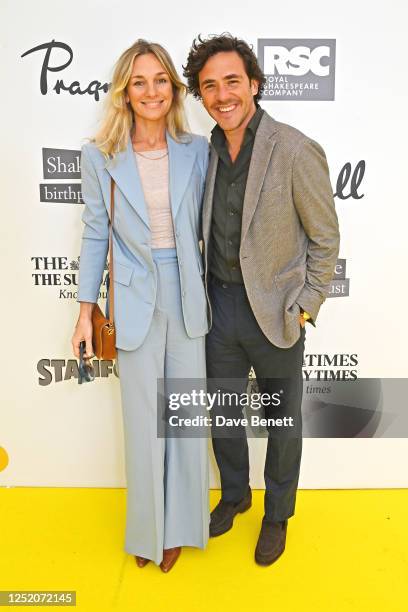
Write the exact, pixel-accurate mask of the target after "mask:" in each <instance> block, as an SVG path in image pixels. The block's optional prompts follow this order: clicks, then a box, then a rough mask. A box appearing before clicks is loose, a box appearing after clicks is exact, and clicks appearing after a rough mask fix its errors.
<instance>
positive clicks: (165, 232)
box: [135, 149, 176, 249]
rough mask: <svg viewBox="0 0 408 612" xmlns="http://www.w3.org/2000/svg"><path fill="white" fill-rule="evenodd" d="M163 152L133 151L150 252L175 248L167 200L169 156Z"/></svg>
mask: <svg viewBox="0 0 408 612" xmlns="http://www.w3.org/2000/svg"><path fill="white" fill-rule="evenodd" d="M166 151H167V149H157V150H155V151H140V155H139V153H137V152H135V157H136V163H137V167H138V169H139V174H140V179H141V182H142V187H143V193H144V197H145V200H146V204H147V209H148V214H149V221H150V229H151V232H152V243H151V246H152V248H153V249H157V248H159V249H166V248H167V249H168V248H174V247H175V246H176V245H175V242H174V231H173V219H172V215H171V208H170V199H169V156H168V155H166Z"/></svg>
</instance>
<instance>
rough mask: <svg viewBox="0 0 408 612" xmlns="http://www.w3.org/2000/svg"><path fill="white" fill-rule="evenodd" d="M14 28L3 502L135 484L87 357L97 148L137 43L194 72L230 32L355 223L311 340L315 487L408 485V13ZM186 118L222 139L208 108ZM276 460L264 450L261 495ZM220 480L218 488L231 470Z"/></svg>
mask: <svg viewBox="0 0 408 612" xmlns="http://www.w3.org/2000/svg"><path fill="white" fill-rule="evenodd" d="M1 13H2V15H1V16H2V19H1V26H0V27H1V41H2V47H1V55H2V57H1V65H2V84H3V92H2V99H3V103H4V104H3V105H2V108H3V115H2V116H3V127H2V145H1V153H2V154H1V168H2V182H1V188H2V202H3V204H2V213H3V214H2V223H1V247H2V254H3V257H2V260H3V278H2V300H1V308H2V316H1V323H2V326H1V329H2V338H3V341H2V371H3V376H2V390H1V412H0V485H6V486H7V485H8V486H112V487H117V486H125V471H124V449H123V424H122V412H121V404H120V389H119V380H118V376H117V371H116V367H115V363H114V362H111V361H97V360H95V361H94V364H95V367H96V374H97V378H96V380H95V382H93V383H91V384H85V385H78V378H77V377H78V364H77V361H76V359H75V358H74V356H73V354H72V351H71V336H72V333H73V328H74V325H75V322H76V320H77V316H78V311H79V305H78V303H77V302H76V295H77V293H76V292H77V282H78V268H79V260H78V256H79V251H80V244H81V235H82V229H83V225H82V222H81V215H82V211H83V203H82V199H81V182H80V171H81V160H80V148H81V145H82V144H83V142H85V139H86V138H87V137H90V136H92V135H93V134H94V132H95V130H96V127H97V124H98V120H99V119H100V116H101V109H102V102H103V100H104V98H105V96H106V93H107V91H108V87H109V82H110V75H111V73H112V67H113V64H114V62H115V61H116V59H117V58H118V57H119V55H120V54H121V52H122V51H123V50H124V49H125V48H127V47H128V46H130V45H131V44H132V43H133V42H134V41H135V40H136V39H137V38H139V37H142V38H147V39H149V40H152V41H157V42H159V43H161V44H162V45H164V46H165V47H166V48H167V49H168V50H169V52H170V54H171V55H172V57H173V59H174V62H175V64H176V66H177V68H178V69H179V72H180V73H181V72H182V68H181V67H182V65H183V64H184V63H185V61H186V57H187V53H188V50H189V47H190V45H191V42H192V40H193V38H195V37H196V36H197V35H198V34H199V33H202V34H204V35H207V34H212V33H218V34H219V33H221V32H223V31H229V32H232V33H233V34H234V35H236V36H239V37H242V38H244V39H245V40H247V41H248V42H249V43H250V44H252V45H253V48H254V50H255V52H256V53H257V55H258V59H259V62H260V64H261V66H262V67H263V69H264V72H265V74H266V75H267V87H266V89H265V93H264V96H263V100H262V106H263V107H264V108H265V109H266V110H267V112H268V113H270V114H271V115H272V116H273V117H274V118H276V119H277V120H280V121H283V122H286V123H289V124H291V125H294V126H295V127H297V128H299V129H300V130H302V131H303V132H305V133H306V134H307V135H309V136H310V137H312V138H313V139H314V140H316V141H318V142H319V143H320V144H321V145H322V146H323V148H324V149H325V151H326V154H327V158H328V162H329V166H330V173H331V180H332V186H333V193H334V196H335V203H336V209H337V212H338V216H339V222H340V230H341V248H340V254H339V259H338V262H337V266H336V270H335V274H334V277H333V281H332V284H331V289H330V296H329V298H328V299H327V301H326V302H325V304H324V305H323V307H322V309H321V312H320V315H319V318H318V322H317V327H316V328H313V327H312V326H310V325H308V326H307V336H306V352H305V359H304V402H303V418H304V432H305V439H304V447H303V448H304V451H303V463H302V471H301V480H300V487H304V488H319V487H320V488H338V487H377V486H378V487H399V486H407V484H408V476H407V474H408V472H407V470H406V465H407V460H406V457H407V451H408V442H407V439H406V437H407V434H408V424H407V419H406V415H405V410H406V407H407V391H408V386H407V384H406V382H407V379H406V378H405V377H406V376H407V351H406V346H407V344H408V332H407V326H408V319H407V315H406V312H407V305H408V291H407V280H406V279H407V273H406V268H407V261H408V246H407V245H408V239H407V226H408V213H407V197H406V176H407V167H408V166H407V163H406V162H407V155H406V149H407V147H406V144H407V136H408V134H407V127H406V108H407V102H408V96H407V93H408V87H407V79H406V78H405V76H404V75H405V71H406V61H405V63H404V58H405V60H406V57H407V53H406V36H405V31H404V30H405V27H406V23H407V14H406V8H405V3H404V2H402V0H401V1H400V2H393V3H392V6H391V5H390V4H389V3H388V4H387V3H382V7H381V8H379V7H378V6H376V9H375V10H373V8H372V4H371V3H368V2H359V3H356V2H349V1H348V0H346V1H343V2H338V3H334V4H333V3H332V4H331V5H330V10H328V8H327V3H326V2H324V1H323V0H318V1H312V2H308V3H305V2H302V1H301V0H293V1H292V2H291V3H290V4H287V5H285V4H283V5H276V4H275V5H274V4H271V3H270V2H263V1H262V2H257V3H256V4H254V5H251V7H250V8H249V6H248V3H247V2H244V1H243V0H238V2H235V3H233V5H226V6H224V5H223V4H222V3H219V2H215V1H214V0H207V2H205V3H203V4H202V5H200V4H197V3H196V4H194V5H192V4H191V3H190V2H187V0H179V1H178V2H176V3H173V4H171V3H168V2H164V0H157V1H156V2H155V3H154V6H153V5H151V6H149V5H148V4H147V5H146V4H144V5H143V4H140V3H135V2H131V1H130V0H123V1H122V2H121V3H119V4H116V5H113V4H112V3H111V2H108V1H107V0H99V1H97V0H81V1H80V2H79V0H71V2H66V3H55V2H52V1H51V0H42V1H41V2H40V3H32V2H30V1H29V0H17V1H15V2H11V1H7V2H3V3H2V8H1ZM186 105H187V112H188V117H189V122H190V127H191V129H192V131H194V132H196V133H199V134H204V135H206V136H207V137H209V134H210V131H211V129H212V127H213V122H212V120H211V119H210V118H209V117H208V115H207V114H206V112H205V111H204V109H203V107H202V106H201V104H200V103H199V102H196V101H194V100H193V99H191V98H190V97H189V98H188V100H187V102H186ZM106 272H107V268H106V271H105V274H106ZM105 289H106V288H105V286H104V285H102V287H101V293H100V304H101V306H102V305H104V300H105V298H106V290H105ZM135 315H136V313H135ZM265 443H266V440H265V439H264V438H263V439H254V438H251V439H250V453H251V470H252V471H251V479H252V485H253V486H254V487H263V486H264V482H263V462H264V453H265ZM209 451H210V452H211V445H210V444H209ZM211 476H212V479H211V482H212V486H218V476H217V470H216V468H215V463H214V461H213V460H212V474H211Z"/></svg>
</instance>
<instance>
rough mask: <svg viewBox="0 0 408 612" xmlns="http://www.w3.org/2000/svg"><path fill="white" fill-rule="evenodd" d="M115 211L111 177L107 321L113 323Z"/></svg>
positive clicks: (113, 183)
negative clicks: (113, 235)
mask: <svg viewBox="0 0 408 612" xmlns="http://www.w3.org/2000/svg"><path fill="white" fill-rule="evenodd" d="M114 212H115V181H114V180H113V178H112V177H111V190H110V213H111V214H110V223H109V323H110V324H111V325H113V308H114V306H113V304H114V301H113V285H114V283H113V245H112V226H113V215H114Z"/></svg>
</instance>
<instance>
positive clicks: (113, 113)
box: [92, 38, 189, 157]
mask: <svg viewBox="0 0 408 612" xmlns="http://www.w3.org/2000/svg"><path fill="white" fill-rule="evenodd" d="M146 53H153V55H155V56H156V57H157V59H158V60H159V62H160V63H161V65H162V66H163V68H164V69H165V70H166V71H167V73H168V75H169V77H170V80H171V82H172V86H173V101H172V105H171V108H170V110H169V112H168V114H167V116H166V127H167V130H168V131H169V133H170V135H171V136H172V138H174V139H175V140H177V141H180V140H184V138H185V137H186V136H187V135H188V133H189V129H188V124H187V120H186V116H185V112H184V105H183V99H184V98H185V96H186V94H187V88H186V86H185V85H184V83H183V82H182V81H181V80H180V77H179V75H178V74H177V71H176V69H175V67H174V64H173V61H172V59H171V57H170V55H169V54H168V52H167V51H166V49H164V48H163V47H162V46H161V45H159V44H158V43H152V42H148V41H147V40H144V39H142V38H139V39H138V40H137V41H136V42H135V43H134V44H133V45H132V46H131V47H129V49H126V51H124V52H123V53H122V55H121V56H120V58H119V59H118V61H117V62H116V64H115V68H114V71H113V77H112V83H111V86H110V89H109V93H108V96H107V98H106V101H105V112H104V114H103V117H102V121H101V127H100V129H99V131H98V132H97V133H96V135H95V136H94V138H93V139H92V142H94V143H95V144H96V146H97V147H98V149H99V150H100V151H102V153H104V154H105V156H106V157H113V156H114V155H116V153H119V152H120V151H124V150H125V149H126V147H127V144H128V140H129V136H130V133H131V131H132V130H133V128H134V115H133V110H132V107H131V105H130V103H128V102H126V100H125V95H126V87H127V84H128V82H129V79H130V77H131V74H132V69H133V62H134V60H135V58H136V57H137V56H138V55H144V54H146ZM183 137H184V138H183Z"/></svg>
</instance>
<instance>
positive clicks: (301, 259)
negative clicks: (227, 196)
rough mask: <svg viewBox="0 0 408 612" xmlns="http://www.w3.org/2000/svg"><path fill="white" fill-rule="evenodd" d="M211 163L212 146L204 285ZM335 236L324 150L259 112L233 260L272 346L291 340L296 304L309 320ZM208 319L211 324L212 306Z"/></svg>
mask: <svg viewBox="0 0 408 612" xmlns="http://www.w3.org/2000/svg"><path fill="white" fill-rule="evenodd" d="M217 165H218V155H217V153H216V151H215V150H214V148H213V147H211V158H210V164H209V168H208V173H207V180H206V189H205V194H204V203H203V219H202V223H203V226H202V233H203V243H204V261H205V285H206V290H207V289H208V287H207V283H208V260H209V257H208V253H209V248H210V249H211V244H210V230H211V214H212V205H213V194H214V183H215V177H216V173H217ZM339 242H340V237H339V228H338V220H337V215H336V211H335V207H334V200H333V191H332V187H331V184H330V178H329V169H328V166H327V161H326V156H325V154H324V151H323V149H322V148H321V146H320V145H319V144H318V143H316V142H314V141H313V140H311V139H310V138H308V137H307V136H305V135H304V134H302V132H300V131H299V130H297V129H295V128H293V127H291V126H289V125H286V124H284V123H280V122H278V121H275V120H274V119H272V117H270V116H269V115H268V114H267V113H266V112H265V113H264V114H263V116H262V119H261V122H260V124H259V127H258V129H257V132H256V137H255V142H254V148H253V153H252V158H251V162H250V167H249V173H248V179H247V184H246V190H245V198H244V206H243V213H242V230H241V247H240V253H239V259H240V264H241V269H242V275H243V279H244V284H245V288H246V291H247V294H248V299H249V302H250V304H251V307H252V310H253V313H254V315H255V318H256V320H257V322H258V325H259V326H260V328H261V329H262V331H263V333H264V334H265V335H266V336H267V338H268V339H269V340H270V341H271V342H272V343H273V344H274V345H275V346H279V347H282V348H289V347H290V346H293V344H295V342H296V341H297V340H298V338H299V335H300V323H299V313H300V308H299V307H302V308H303V309H304V310H305V311H307V312H308V313H309V314H310V315H311V317H312V322H314V321H315V320H316V318H317V314H318V312H319V308H320V306H321V304H322V303H323V301H324V300H325V299H326V297H327V294H328V291H329V286H330V281H331V279H332V277H333V272H334V267H335V264H336V260H337V256H338V252H339ZM207 296H208V290H207ZM209 318H210V321H209V324H210V325H211V324H212V313H211V307H210V310H209Z"/></svg>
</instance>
